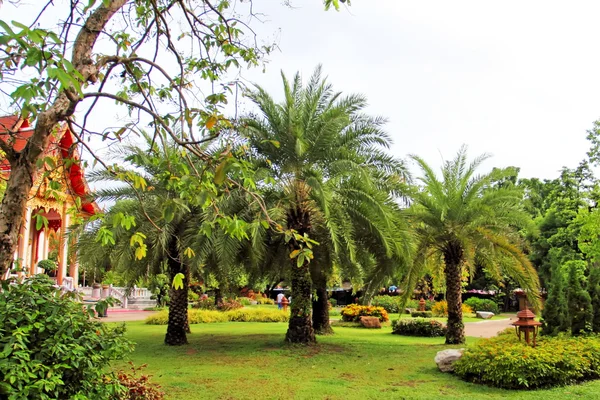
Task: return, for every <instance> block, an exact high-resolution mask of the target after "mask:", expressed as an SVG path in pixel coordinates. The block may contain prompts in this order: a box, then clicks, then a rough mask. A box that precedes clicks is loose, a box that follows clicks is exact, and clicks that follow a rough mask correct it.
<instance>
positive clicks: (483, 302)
mask: <svg viewBox="0 0 600 400" xmlns="http://www.w3.org/2000/svg"><path fill="white" fill-rule="evenodd" d="M463 304H466V305H468V306H469V307H471V308H472V309H473V311H488V312H493V313H494V314H496V315H497V314H499V313H500V310H499V309H498V304H496V302H495V301H493V300H490V299H480V298H479V297H471V298H468V299H467V300H465V302H464V303H463Z"/></svg>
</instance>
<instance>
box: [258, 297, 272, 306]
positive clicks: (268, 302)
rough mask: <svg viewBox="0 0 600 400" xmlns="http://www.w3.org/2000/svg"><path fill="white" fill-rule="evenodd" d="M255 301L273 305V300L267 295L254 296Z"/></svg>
mask: <svg viewBox="0 0 600 400" xmlns="http://www.w3.org/2000/svg"><path fill="white" fill-rule="evenodd" d="M256 303H257V304H270V305H275V300H273V299H269V298H268V297H256Z"/></svg>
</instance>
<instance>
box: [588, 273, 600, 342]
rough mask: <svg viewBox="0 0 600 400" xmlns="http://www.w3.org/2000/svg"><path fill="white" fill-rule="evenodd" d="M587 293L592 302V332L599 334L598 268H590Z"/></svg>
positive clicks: (599, 299) (599, 297) (599, 293)
mask: <svg viewBox="0 0 600 400" xmlns="http://www.w3.org/2000/svg"><path fill="white" fill-rule="evenodd" d="M587 290H588V293H589V294H590V299H591V302H592V310H593V316H592V330H593V331H594V332H595V333H599V332H600V267H598V266H593V267H591V268H590V275H589V277H588V288H587Z"/></svg>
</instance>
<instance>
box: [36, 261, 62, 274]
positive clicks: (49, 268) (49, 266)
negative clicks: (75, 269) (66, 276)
mask: <svg viewBox="0 0 600 400" xmlns="http://www.w3.org/2000/svg"><path fill="white" fill-rule="evenodd" d="M37 267H38V268H42V269H43V270H44V271H46V272H54V271H56V270H57V269H58V265H57V264H56V262H54V261H52V260H40V261H38V263H37Z"/></svg>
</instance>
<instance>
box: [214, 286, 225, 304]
mask: <svg viewBox="0 0 600 400" xmlns="http://www.w3.org/2000/svg"><path fill="white" fill-rule="evenodd" d="M222 305H223V293H221V288H216V289H215V307H217V308H220V307H221V306H222Z"/></svg>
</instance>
